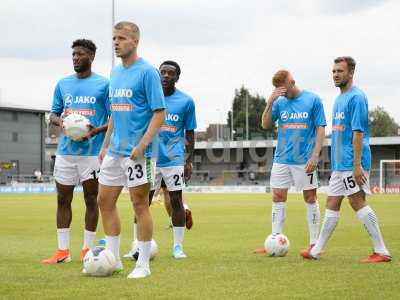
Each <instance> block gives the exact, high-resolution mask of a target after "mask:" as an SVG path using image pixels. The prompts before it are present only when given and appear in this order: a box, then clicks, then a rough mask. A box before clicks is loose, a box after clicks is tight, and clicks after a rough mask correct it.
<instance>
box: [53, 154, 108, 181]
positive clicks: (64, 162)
mask: <svg viewBox="0 0 400 300" xmlns="http://www.w3.org/2000/svg"><path fill="white" fill-rule="evenodd" d="M99 172H100V162H99V159H98V158H97V156H78V155H57V156H56V162H55V164H54V173H53V175H54V179H55V180H56V181H57V182H58V183H60V184H63V185H77V184H78V183H79V182H84V181H86V180H88V179H97V178H98V175H99Z"/></svg>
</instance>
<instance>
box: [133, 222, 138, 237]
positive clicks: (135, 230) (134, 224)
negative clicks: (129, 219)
mask: <svg viewBox="0 0 400 300" xmlns="http://www.w3.org/2000/svg"><path fill="white" fill-rule="evenodd" d="M136 240H137V224H136V223H133V241H136Z"/></svg>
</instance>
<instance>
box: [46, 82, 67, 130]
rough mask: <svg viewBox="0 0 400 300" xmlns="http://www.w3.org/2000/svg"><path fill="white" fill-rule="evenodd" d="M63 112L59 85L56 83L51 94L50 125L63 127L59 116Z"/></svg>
mask: <svg viewBox="0 0 400 300" xmlns="http://www.w3.org/2000/svg"><path fill="white" fill-rule="evenodd" d="M63 111H64V101H63V96H62V93H61V88H60V83H57V85H56V87H55V89H54V93H53V104H52V106H51V112H50V116H49V121H50V125H55V126H60V127H61V128H62V127H63V124H62V123H63V120H62V118H61V114H62V112H63Z"/></svg>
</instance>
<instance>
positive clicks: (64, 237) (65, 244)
mask: <svg viewBox="0 0 400 300" xmlns="http://www.w3.org/2000/svg"><path fill="white" fill-rule="evenodd" d="M57 241H58V249H60V250H67V249H69V228H57Z"/></svg>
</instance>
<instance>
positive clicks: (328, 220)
mask: <svg viewBox="0 0 400 300" xmlns="http://www.w3.org/2000/svg"><path fill="white" fill-rule="evenodd" d="M339 216H340V215H339V212H338V211H335V210H330V209H326V210H325V218H324V222H323V223H322V228H321V232H320V234H319V238H318V240H317V243H316V244H315V246H314V247H313V248H312V249H311V255H312V256H315V257H317V256H319V255H320V254H321V252H322V249H324V247H325V245H326V243H327V242H328V240H329V238H330V237H331V235H332V233H333V231H334V230H335V228H336V225H337V223H338V221H339Z"/></svg>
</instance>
